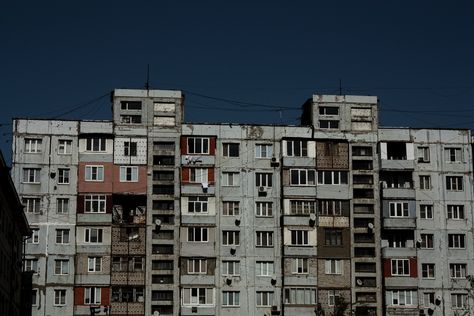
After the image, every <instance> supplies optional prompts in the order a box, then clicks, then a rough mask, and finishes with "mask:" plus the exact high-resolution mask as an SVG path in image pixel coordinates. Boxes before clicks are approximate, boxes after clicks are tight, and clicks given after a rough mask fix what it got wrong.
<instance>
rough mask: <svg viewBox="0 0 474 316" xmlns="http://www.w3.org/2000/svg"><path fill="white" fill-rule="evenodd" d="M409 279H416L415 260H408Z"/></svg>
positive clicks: (416, 266) (416, 267)
mask: <svg viewBox="0 0 474 316" xmlns="http://www.w3.org/2000/svg"><path fill="white" fill-rule="evenodd" d="M410 277H412V278H417V277H418V265H417V262H416V258H410Z"/></svg>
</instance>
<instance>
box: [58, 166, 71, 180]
mask: <svg viewBox="0 0 474 316" xmlns="http://www.w3.org/2000/svg"><path fill="white" fill-rule="evenodd" d="M58 174H59V177H58V184H69V169H63V168H60V169H58Z"/></svg>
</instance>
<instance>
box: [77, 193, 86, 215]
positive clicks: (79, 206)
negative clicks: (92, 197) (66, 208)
mask: <svg viewBox="0 0 474 316" xmlns="http://www.w3.org/2000/svg"><path fill="white" fill-rule="evenodd" d="M76 212H77V213H78V214H82V213H84V195H78V196H77V205H76Z"/></svg>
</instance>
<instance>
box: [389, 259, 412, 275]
mask: <svg viewBox="0 0 474 316" xmlns="http://www.w3.org/2000/svg"><path fill="white" fill-rule="evenodd" d="M391 263H392V276H409V275H410V260H408V259H392V260H391Z"/></svg>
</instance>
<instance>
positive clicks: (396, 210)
mask: <svg viewBox="0 0 474 316" xmlns="http://www.w3.org/2000/svg"><path fill="white" fill-rule="evenodd" d="M388 207H389V210H390V217H408V214H409V213H408V202H389V203H388Z"/></svg>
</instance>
